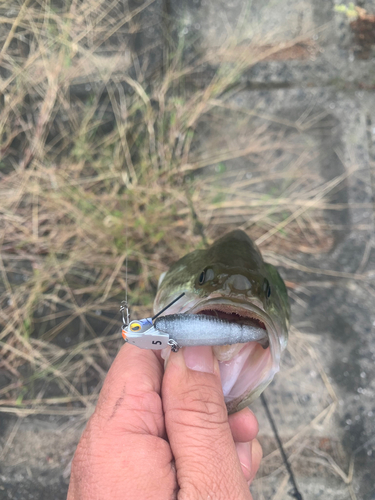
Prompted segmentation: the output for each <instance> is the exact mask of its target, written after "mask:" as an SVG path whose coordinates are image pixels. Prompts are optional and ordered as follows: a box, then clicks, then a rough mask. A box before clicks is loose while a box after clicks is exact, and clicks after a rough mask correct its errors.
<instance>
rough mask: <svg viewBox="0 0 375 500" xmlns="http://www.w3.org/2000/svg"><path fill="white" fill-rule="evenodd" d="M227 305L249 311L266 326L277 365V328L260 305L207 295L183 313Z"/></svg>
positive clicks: (278, 355)
mask: <svg viewBox="0 0 375 500" xmlns="http://www.w3.org/2000/svg"><path fill="white" fill-rule="evenodd" d="M215 305H217V306H220V305H223V306H229V307H231V308H232V309H235V310H236V311H238V312H239V314H241V309H242V310H243V311H248V312H251V313H252V315H253V317H255V319H259V320H260V321H262V322H263V323H264V325H265V327H266V330H267V335H268V340H269V344H270V350H271V354H272V358H273V364H274V366H277V367H278V366H279V363H280V356H281V345H280V341H279V337H278V335H277V329H276V326H275V324H274V322H273V321H272V318H271V317H270V316H269V315H268V314H267V313H266V312H265V311H264V310H263V309H261V308H260V307H258V306H256V305H255V304H253V303H249V302H246V303H244V302H243V301H241V300H236V299H233V298H231V299H226V298H223V297H215V298H214V297H208V298H205V299H202V300H200V301H199V302H197V303H195V304H194V306H192V307H191V308H190V309H188V310H185V311H184V312H185V313H190V314H198V313H199V311H203V310H204V309H208V308H213V307H212V306H215ZM244 316H245V314H244Z"/></svg>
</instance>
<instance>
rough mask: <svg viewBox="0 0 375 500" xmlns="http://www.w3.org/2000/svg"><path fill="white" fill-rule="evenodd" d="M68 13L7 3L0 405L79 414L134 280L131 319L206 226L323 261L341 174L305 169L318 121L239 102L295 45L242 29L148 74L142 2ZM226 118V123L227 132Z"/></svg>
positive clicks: (210, 231) (1, 114)
mask: <svg viewBox="0 0 375 500" xmlns="http://www.w3.org/2000/svg"><path fill="white" fill-rule="evenodd" d="M61 5H64V3H62V4H61ZM61 5H60V4H58V3H56V4H51V3H48V2H39V3H38V2H32V1H29V2H24V3H23V7H22V8H19V5H18V4H17V3H16V2H7V3H6V5H4V4H2V6H1V8H0V38H1V44H2V49H1V52H0V64H1V70H0V71H1V77H2V79H1V83H0V99H1V102H0V104H1V107H0V130H1V131H2V132H1V145H0V152H1V155H2V158H1V163H0V168H1V169H0V183H1V184H0V213H1V222H0V224H1V226H0V244H1V259H0V274H1V282H0V303H1V311H0V324H1V328H2V331H1V333H0V350H1V361H0V370H1V384H0V398H1V399H0V412H1V411H2V412H12V413H17V414H19V415H21V416H22V415H28V414H32V413H42V414H48V413H49V414H62V415H67V414H68V415H69V414H80V413H82V414H83V415H84V416H87V414H88V413H89V412H90V411H91V410H92V407H93V405H94V404H95V398H96V395H97V394H98V391H99V389H100V385H101V382H102V380H103V378H104V376H105V374H106V371H107V369H108V367H109V365H110V362H111V360H112V359H113V356H114V354H115V352H116V350H117V348H118V346H119V345H121V340H119V337H120V335H118V333H117V332H118V331H119V327H120V317H119V314H118V310H119V304H120V301H121V300H122V299H123V297H124V291H125V289H126V286H128V293H129V300H130V304H131V308H132V313H133V315H134V316H137V315H143V314H146V313H148V312H149V311H150V309H151V304H152V301H153V297H154V294H155V290H156V283H157V279H158V276H159V274H160V273H161V272H162V271H164V270H165V269H166V268H167V267H168V265H169V264H170V263H171V262H172V261H173V260H175V259H177V258H179V257H181V256H182V255H183V254H185V253H186V252H188V251H191V250H192V249H194V248H196V247H197V246H199V245H203V241H202V232H203V233H204V235H205V237H206V238H207V239H208V240H212V239H214V238H215V237H217V236H218V235H220V234H222V233H223V232H225V231H227V230H229V229H232V228H234V227H242V228H244V229H245V230H247V231H248V232H249V234H251V235H252V236H253V237H254V239H256V240H257V242H258V243H259V244H261V246H262V247H263V248H264V247H267V249H269V250H270V251H271V250H272V249H277V252H278V254H282V253H287V254H288V255H289V256H290V252H291V251H292V250H293V251H304V252H320V251H326V250H328V249H329V248H330V247H331V246H332V242H333V236H332V228H331V227H329V225H327V223H326V222H325V217H324V213H325V210H334V209H336V208H337V207H336V206H334V205H333V204H331V203H330V199H329V196H330V193H331V192H332V191H333V190H337V189H339V188H340V185H341V184H342V183H343V182H344V181H345V176H341V177H340V176H337V177H336V178H335V179H333V180H330V181H326V180H324V179H322V178H321V177H320V176H319V175H318V174H316V173H314V172H313V171H311V169H310V168H309V165H310V164H311V162H313V161H314V159H315V152H314V147H313V145H312V146H311V144H308V143H306V142H303V141H302V142H301V141H299V140H297V141H296V139H295V137H300V136H301V134H302V135H303V134H304V132H305V131H306V130H307V129H308V128H309V127H311V126H313V125H314V123H315V122H316V121H317V120H319V119H321V116H316V117H314V116H311V115H308V114H306V116H303V117H300V119H299V120H296V121H288V120H286V119H281V118H280V117H279V118H276V117H275V116H272V117H271V116H264V115H262V114H261V113H259V112H257V110H256V109H254V110H250V111H249V110H248V109H247V110H246V109H245V108H242V107H238V106H236V105H235V104H234V103H233V99H232V98H233V96H234V95H235V94H236V92H238V91H240V90H241V85H240V81H241V76H242V75H243V73H244V72H246V71H247V70H248V69H249V67H251V66H252V65H253V64H255V63H256V62H258V61H260V60H263V59H269V58H270V57H272V55H274V54H275V55H277V54H278V53H279V52H280V51H285V50H287V49H289V48H291V47H293V46H294V45H295V44H297V43H299V42H300V41H299V40H294V41H291V42H290V43H287V44H282V45H280V46H276V47H275V46H272V45H270V44H267V43H266V44H265V45H264V46H263V47H261V46H260V45H259V44H258V45H257V44H256V43H255V44H254V42H253V43H252V44H249V42H246V41H244V40H241V39H240V38H238V36H237V35H238V34H236V36H237V38H236V37H232V38H229V39H228V42H227V44H226V45H225V46H223V47H222V48H220V49H219V50H218V51H216V52H215V53H210V52H209V51H208V52H207V53H205V54H204V55H203V56H200V55H197V54H195V55H194V56H192V55H189V54H190V52H189V51H188V50H186V49H187V47H188V46H189V43H190V42H189V41H188V40H186V39H184V38H183V37H180V38H179V42H178V43H177V44H176V45H174V44H173V42H170V45H169V49H168V51H167V55H166V53H164V58H163V65H162V66H160V65H156V66H155V65H154V66H152V64H151V62H152V57H149V55H150V54H153V57H158V54H161V47H160V44H159V42H158V41H157V40H156V41H154V42H153V43H152V44H150V45H149V46H145V47H143V48H142V51H141V53H137V55H135V53H134V51H132V44H133V39H134V37H136V36H137V35H139V34H140V33H142V31H141V28H142V26H141V24H140V19H141V17H140V16H141V15H142V12H143V11H144V9H146V8H147V7H148V6H149V5H151V6H152V2H146V3H145V4H142V5H141V6H138V7H137V8H136V9H135V10H133V11H127V10H126V9H125V7H123V4H120V3H118V2H117V1H115V2H110V3H108V2H104V1H100V0H95V1H92V2H81V3H79V2H72V3H71V4H70V5H69V6H68V7H62V6H61ZM137 5H139V4H137ZM239 44H240V50H239V49H238V47H239ZM210 64H216V65H217V70H216V72H215V74H214V76H213V77H212V79H211V80H210V81H208V82H206V83H204V84H202V85H200V86H198V85H197V84H196V83H194V82H196V80H195V77H194V75H197V74H199V72H200V71H202V70H203V68H204V67H206V65H210ZM150 67H153V69H152V71H151V70H150V69H149V68H150ZM188 82H190V83H188ZM239 117H240V119H239ZM223 120H226V121H227V122H228V123H230V124H232V125H233V124H236V125H235V126H234V125H233V127H232V128H231V131H230V133H228V134H225V138H223ZM286 130H287V131H289V132H290V130H293V131H295V133H296V134H297V136H293V137H294V139H293V138H292V139H290V138H288V137H287V134H286V132H285V131H286ZM224 132H225V133H226V132H227V131H226V128H225V127H224ZM249 134H251V141H249ZM289 135H290V134H289ZM280 151H281V153H280ZM249 166H251V167H249ZM250 172H251V173H250ZM345 175H348V174H345ZM343 208H345V207H343ZM202 228H203V230H202ZM126 255H128V260H129V267H128V284H126V280H125V265H124V262H125V258H126Z"/></svg>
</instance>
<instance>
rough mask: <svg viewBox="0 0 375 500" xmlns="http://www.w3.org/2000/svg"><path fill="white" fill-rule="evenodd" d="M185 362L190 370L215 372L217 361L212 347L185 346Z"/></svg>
mask: <svg viewBox="0 0 375 500" xmlns="http://www.w3.org/2000/svg"><path fill="white" fill-rule="evenodd" d="M183 354H184V359H185V364H186V366H187V367H188V368H190V370H195V371H197V372H205V373H214V370H215V361H214V353H213V352H212V347H209V346H199V347H184V349H183Z"/></svg>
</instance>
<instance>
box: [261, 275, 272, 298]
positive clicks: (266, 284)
mask: <svg viewBox="0 0 375 500" xmlns="http://www.w3.org/2000/svg"><path fill="white" fill-rule="evenodd" d="M263 292H264V293H265V295H266V297H267V299H269V297H270V295H271V286H270V284H269V281H268V279H267V278H264V281H263Z"/></svg>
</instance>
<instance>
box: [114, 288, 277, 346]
mask: <svg viewBox="0 0 375 500" xmlns="http://www.w3.org/2000/svg"><path fill="white" fill-rule="evenodd" d="M183 295H184V293H183V294H181V295H180V296H179V297H177V298H176V299H175V300H173V302H171V303H170V304H168V305H167V306H166V307H165V308H164V309H162V310H161V311H160V312H159V313H158V314H156V315H155V316H154V317H153V318H144V319H140V320H134V321H131V322H130V323H129V322H128V324H127V323H126V320H125V316H124V311H125V310H126V311H127V308H126V306H125V305H123V306H122V308H121V311H122V312H123V322H124V324H123V326H122V336H123V338H124V340H125V342H129V343H130V344H133V345H136V346H137V347H140V348H142V349H164V348H165V347H168V346H170V347H171V348H172V351H174V352H177V351H178V350H179V348H180V347H185V346H200V345H210V346H215V345H230V344H237V343H246V342H252V341H256V342H259V343H260V344H262V345H263V347H267V346H268V335H267V332H266V330H264V328H260V327H258V326H253V325H246V324H245V325H241V324H238V323H230V322H229V321H225V320H221V319H220V318H215V317H212V316H206V315H203V314H201V315H199V314H171V315H167V316H162V317H159V316H160V314H161V313H163V312H164V311H166V310H167V309H168V308H169V307H171V306H172V305H173V304H174V303H175V302H177V300H179V299H180V298H181V297H182V296H183ZM128 317H129V316H128V314H127V318H128Z"/></svg>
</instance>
